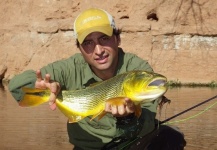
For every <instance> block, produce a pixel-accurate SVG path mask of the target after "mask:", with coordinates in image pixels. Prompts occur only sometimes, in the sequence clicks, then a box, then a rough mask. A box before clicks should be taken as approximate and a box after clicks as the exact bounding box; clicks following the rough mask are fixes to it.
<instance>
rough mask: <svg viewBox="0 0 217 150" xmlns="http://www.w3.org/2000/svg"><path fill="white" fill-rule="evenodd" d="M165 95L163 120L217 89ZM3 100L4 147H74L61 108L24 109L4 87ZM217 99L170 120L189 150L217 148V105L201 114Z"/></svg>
mask: <svg viewBox="0 0 217 150" xmlns="http://www.w3.org/2000/svg"><path fill="white" fill-rule="evenodd" d="M165 95H166V97H167V98H169V99H171V100H172V102H171V103H170V104H166V105H164V107H163V109H162V110H161V111H160V112H161V113H159V114H158V115H157V117H158V118H159V119H160V120H162V121H163V120H165V119H167V118H170V117H171V116H174V115H176V114H178V113H180V112H182V111H184V110H186V109H188V108H190V107H192V106H194V105H196V104H198V103H200V102H203V101H205V100H207V99H209V98H212V97H214V96H215V95H217V88H215V89H210V88H174V89H169V90H168V91H167V93H166V94H165ZM0 101H1V103H0V121H1V123H0V139H1V142H0V149H2V150H26V149H31V150H44V149H46V150H60V149H64V150H71V149H72V145H70V143H69V142H68V136H67V132H66V121H67V118H66V117H65V116H64V115H63V114H62V113H60V111H59V110H56V111H51V110H50V109H49V106H48V104H43V105H40V106H37V107H31V108H21V107H19V106H18V105H17V103H16V101H15V100H14V99H13V98H12V96H11V95H10V93H9V92H8V90H7V87H6V88H0ZM215 102H217V99H212V100H211V101H209V102H207V103H205V104H203V105H201V106H199V107H197V108H195V109H193V110H191V111H188V112H187V113H184V114H182V115H180V116H178V117H176V118H174V119H172V120H170V122H168V123H170V124H171V125H175V126H178V127H179V128H180V129H181V130H182V131H183V132H184V134H185V139H186V141H187V147H186V148H185V149H186V150H201V149H203V150H217V140H216V139H217V117H216V116H217V105H214V106H212V107H211V108H209V109H208V110H207V111H205V112H204V113H202V114H200V115H197V114H199V113H201V112H202V111H204V110H205V109H206V108H208V107H209V106H211V105H212V104H214V103H215ZM193 116H195V117H193ZM187 118H190V119H187ZM172 121H173V122H172ZM176 121H177V122H176ZM174 122H175V123H174Z"/></svg>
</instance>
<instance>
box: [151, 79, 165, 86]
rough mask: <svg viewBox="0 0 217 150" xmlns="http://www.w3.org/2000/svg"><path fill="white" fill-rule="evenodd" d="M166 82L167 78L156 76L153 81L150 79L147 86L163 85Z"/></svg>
mask: <svg viewBox="0 0 217 150" xmlns="http://www.w3.org/2000/svg"><path fill="white" fill-rule="evenodd" d="M166 83H167V80H166V79H165V78H157V79H155V80H153V81H151V82H150V83H149V84H148V86H149V87H150V86H156V87H165V86H166Z"/></svg>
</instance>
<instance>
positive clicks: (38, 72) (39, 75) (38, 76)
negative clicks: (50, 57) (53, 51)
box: [36, 70, 42, 82]
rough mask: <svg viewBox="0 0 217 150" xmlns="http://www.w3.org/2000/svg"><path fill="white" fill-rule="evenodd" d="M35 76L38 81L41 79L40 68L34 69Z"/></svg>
mask: <svg viewBox="0 0 217 150" xmlns="http://www.w3.org/2000/svg"><path fill="white" fill-rule="evenodd" d="M36 78H37V81H38V82H40V81H41V80H42V76H41V71H40V70H37V71H36Z"/></svg>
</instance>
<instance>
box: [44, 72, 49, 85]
mask: <svg viewBox="0 0 217 150" xmlns="http://www.w3.org/2000/svg"><path fill="white" fill-rule="evenodd" d="M44 82H45V83H49V82H50V75H49V74H46V75H45V78H44Z"/></svg>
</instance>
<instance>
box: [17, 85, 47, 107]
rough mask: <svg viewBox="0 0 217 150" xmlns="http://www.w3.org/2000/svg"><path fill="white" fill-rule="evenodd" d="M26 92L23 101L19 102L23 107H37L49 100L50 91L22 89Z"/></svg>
mask: <svg viewBox="0 0 217 150" xmlns="http://www.w3.org/2000/svg"><path fill="white" fill-rule="evenodd" d="M22 90H23V92H24V96H23V99H22V100H20V101H19V105H20V106H22V107H31V106H37V105H40V104H42V103H45V102H47V101H48V100H49V91H48V90H43V89H34V88H26V87H24V88H22Z"/></svg>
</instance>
